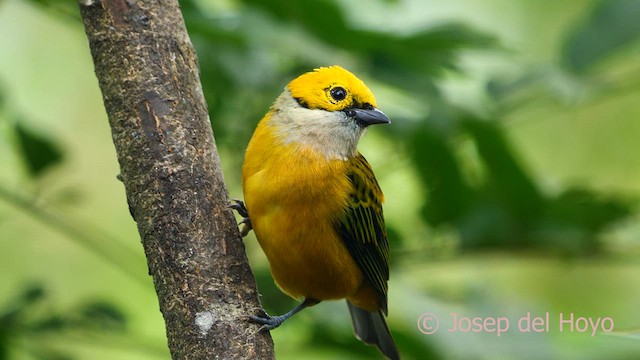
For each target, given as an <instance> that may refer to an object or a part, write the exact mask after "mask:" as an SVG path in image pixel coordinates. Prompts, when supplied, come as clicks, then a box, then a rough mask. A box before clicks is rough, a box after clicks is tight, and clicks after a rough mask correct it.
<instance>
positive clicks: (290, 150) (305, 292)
mask: <svg viewBox="0 0 640 360" xmlns="http://www.w3.org/2000/svg"><path fill="white" fill-rule="evenodd" d="M274 126H275V125H273V124H272V123H270V121H269V115H267V117H265V119H263V120H262V121H261V122H260V124H259V125H258V128H257V129H256V131H255V133H254V135H253V138H252V139H251V142H250V144H249V147H248V148H247V153H246V155H245V163H244V166H243V171H242V172H243V174H242V175H243V191H244V200H245V204H246V206H247V210H248V212H249V217H250V218H251V224H252V226H253V229H254V232H255V234H256V237H257V239H258V242H259V243H260V246H261V247H262V249H263V250H264V252H265V254H266V256H267V258H268V260H269V264H270V266H271V272H272V274H273V277H274V279H275V281H276V283H277V284H278V286H280V288H281V289H282V290H283V291H284V292H285V293H287V294H289V295H290V296H292V297H294V298H300V297H310V298H315V299H319V300H329V299H340V298H345V297H348V296H350V295H352V294H354V293H355V292H356V291H357V290H358V288H359V286H360V284H361V282H362V273H361V271H360V269H359V268H358V266H357V265H356V263H355V262H354V261H353V259H352V257H351V255H350V254H349V252H348V250H347V248H346V247H345V245H344V244H343V242H342V240H341V239H340V238H339V237H338V235H337V233H336V231H335V228H334V223H335V221H336V220H337V219H338V218H339V217H340V216H341V215H342V214H343V212H344V209H345V208H346V205H347V201H348V197H349V193H350V191H351V186H352V185H351V183H350V181H349V179H348V178H347V175H346V174H347V166H348V162H347V161H343V160H338V159H332V160H329V159H326V158H325V157H323V156H322V155H321V154H319V153H317V152H314V151H313V150H312V149H311V148H308V147H304V146H303V145H301V144H298V143H288V144H285V143H283V141H282V140H281V139H279V138H278V137H277V136H276V134H277V131H276V129H275V128H274Z"/></svg>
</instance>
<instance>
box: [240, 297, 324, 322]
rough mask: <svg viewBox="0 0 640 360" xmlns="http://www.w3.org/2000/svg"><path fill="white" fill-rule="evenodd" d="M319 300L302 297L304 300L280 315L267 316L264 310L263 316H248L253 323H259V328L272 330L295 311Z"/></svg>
mask: <svg viewBox="0 0 640 360" xmlns="http://www.w3.org/2000/svg"><path fill="white" fill-rule="evenodd" d="M319 302H320V300H316V299H311V298H306V299H304V301H303V302H302V303H301V304H300V305H298V306H296V307H295V308H293V309H292V310H291V311H289V312H288V313H286V314H283V315H280V316H269V314H267V313H266V312H265V313H264V315H265V316H264V317H262V316H255V315H252V316H250V317H249V318H250V319H251V321H252V322H254V323H258V324H261V325H262V327H261V329H266V330H273V329H275V328H277V327H278V326H280V325H282V323H283V322H284V321H285V320H287V319H288V318H290V317H292V316H293V315H295V314H296V313H298V312H300V311H301V310H303V309H305V308H307V307H309V306H313V305H315V304H317V303H319Z"/></svg>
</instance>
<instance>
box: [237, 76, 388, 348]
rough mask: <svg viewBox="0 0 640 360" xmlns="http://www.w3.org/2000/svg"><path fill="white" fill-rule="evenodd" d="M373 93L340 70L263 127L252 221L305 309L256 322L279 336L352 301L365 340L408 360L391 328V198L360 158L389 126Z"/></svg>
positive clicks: (310, 81)
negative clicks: (318, 308) (337, 303)
mask: <svg viewBox="0 0 640 360" xmlns="http://www.w3.org/2000/svg"><path fill="white" fill-rule="evenodd" d="M376 106H377V104H376V100H375V97H374V95H373V93H372V92H371V90H370V89H369V88H368V87H367V86H366V85H365V83H364V82H363V81H362V80H360V79H359V78H357V77H356V76H355V75H353V74H352V73H351V72H349V71H347V70H345V69H344V68H342V67H340V66H338V65H334V66H327V67H320V68H316V69H314V70H313V71H309V72H306V73H304V74H302V75H300V76H298V77H297V78H295V79H294V80H292V81H291V82H289V84H288V85H287V86H286V87H285V89H284V92H282V94H281V95H280V96H278V97H277V99H276V100H275V102H274V103H273V105H272V106H271V108H270V110H269V111H268V113H267V114H266V115H265V116H264V117H263V118H262V120H261V121H260V122H259V123H258V125H257V127H256V129H255V131H254V133H253V136H252V137H251V140H250V142H249V145H248V146H247V149H246V152H245V158H244V164H243V166H242V188H243V195H244V202H243V201H241V200H236V203H234V205H233V206H232V207H233V208H235V209H236V210H238V212H239V214H240V215H241V216H243V217H244V219H243V220H242V223H244V228H243V229H242V234H243V236H244V235H246V234H247V233H248V231H250V230H251V229H252V230H253V231H254V233H255V235H256V238H257V240H258V243H259V244H260V246H261V248H262V250H263V251H264V253H265V255H266V257H267V260H268V261H269V266H270V270H271V274H272V276H273V278H274V280H275V283H276V284H277V286H278V287H279V288H280V289H281V290H282V291H283V292H284V293H285V294H287V295H289V296H290V297H292V298H294V299H298V300H302V302H301V303H300V304H299V305H298V306H296V307H295V308H294V309H292V310H291V311H289V312H288V313H286V314H284V315H280V316H270V315H268V314H267V313H266V312H264V311H262V312H261V315H260V316H256V315H252V316H250V320H251V321H252V322H255V323H258V324H260V325H261V328H264V329H267V330H272V329H275V328H276V327H278V326H280V325H281V324H282V323H283V322H284V321H285V320H287V319H288V318H290V317H291V316H293V315H294V314H296V313H298V312H299V311H301V310H303V309H305V308H307V307H310V306H313V305H316V304H318V303H320V302H322V301H325V300H339V299H346V301H347V305H348V309H349V312H350V315H351V319H352V324H353V329H354V333H355V335H356V337H357V338H358V339H359V340H361V341H363V342H364V343H366V344H369V345H375V346H376V347H377V348H378V349H379V350H380V351H381V352H382V354H383V355H384V356H385V357H387V358H388V359H399V358H400V356H399V352H398V349H397V346H396V344H395V342H394V340H393V338H392V336H391V333H390V331H389V328H388V326H387V323H386V320H385V316H386V315H387V314H388V310H387V290H388V285H387V282H388V280H389V242H388V239H387V233H386V229H385V223H384V216H383V211H382V203H383V201H384V195H383V193H382V191H381V189H380V186H379V184H378V182H377V180H376V177H375V175H374V173H373V170H372V168H371V166H370V165H369V163H368V162H367V160H366V159H365V158H364V156H363V155H362V154H360V152H359V151H358V149H357V146H358V142H359V140H360V138H361V136H362V135H363V133H364V132H365V129H366V128H367V127H369V126H371V125H376V124H389V123H390V122H391V121H390V119H389V117H388V116H387V115H385V114H384V113H383V112H382V111H380V110H378V108H377V107H376Z"/></svg>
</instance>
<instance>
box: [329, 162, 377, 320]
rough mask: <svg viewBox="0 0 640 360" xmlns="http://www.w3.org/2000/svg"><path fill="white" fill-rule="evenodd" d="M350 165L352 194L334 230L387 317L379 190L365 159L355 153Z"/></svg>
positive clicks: (349, 173)
mask: <svg viewBox="0 0 640 360" xmlns="http://www.w3.org/2000/svg"><path fill="white" fill-rule="evenodd" d="M350 161H351V164H350V166H349V172H348V176H349V180H350V181H351V183H352V184H353V190H352V192H351V194H350V199H349V202H348V208H347V209H346V211H345V213H344V216H343V217H342V218H341V219H340V221H339V222H338V224H337V230H338V233H339V234H340V237H341V238H342V240H343V241H344V243H345V245H346V246H347V249H349V253H350V254H351V256H352V257H353V259H354V260H355V262H356V263H357V264H358V266H359V267H360V270H362V273H363V274H364V277H365V279H366V280H368V281H369V283H371V285H372V286H373V289H374V290H375V292H376V294H377V295H378V298H379V300H380V304H381V305H382V306H381V308H382V310H383V311H384V313H385V314H386V313H387V281H388V280H389V242H388V240H387V231H386V229H385V226H384V217H383V215H382V201H383V195H382V190H380V186H379V185H378V182H377V181H376V177H375V176H374V174H373V171H372V170H371V166H370V165H369V163H368V162H367V160H366V159H365V158H364V156H362V155H361V154H360V153H358V154H357V155H356V156H355V157H354V158H353V159H351V160H350Z"/></svg>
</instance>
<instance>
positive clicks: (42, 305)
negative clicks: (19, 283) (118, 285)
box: [0, 284, 126, 360]
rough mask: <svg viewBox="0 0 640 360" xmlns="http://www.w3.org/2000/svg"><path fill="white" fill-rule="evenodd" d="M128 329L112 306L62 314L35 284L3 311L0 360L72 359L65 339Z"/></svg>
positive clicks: (92, 305) (82, 306) (99, 305)
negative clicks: (24, 358) (26, 357)
mask: <svg viewBox="0 0 640 360" xmlns="http://www.w3.org/2000/svg"><path fill="white" fill-rule="evenodd" d="M125 327H126V317H125V316H124V314H123V313H122V312H121V311H120V310H118V309H117V308H116V307H115V306H113V305H112V304H109V303H105V302H94V301H91V302H88V303H83V304H79V305H77V306H76V307H74V308H73V309H70V310H68V311H64V312H60V311H57V310H56V309H55V308H54V307H53V304H51V299H50V298H49V296H48V295H47V292H46V291H45V289H44V287H43V285H41V284H32V285H30V286H28V287H26V288H25V289H23V290H22V291H21V292H20V293H19V295H18V296H17V297H16V298H15V299H12V300H11V301H10V302H9V303H8V304H6V305H4V307H2V308H0V359H1V360H5V359H15V358H19V357H20V355H18V354H21V353H24V354H28V355H29V356H31V357H33V358H34V359H42V360H66V359H72V358H74V357H73V356H72V355H71V354H70V353H69V352H67V351H65V350H64V348H65V347H64V346H61V345H62V344H61V342H60V339H64V336H65V335H69V334H71V333H76V334H83V333H84V334H85V335H86V333H87V332H93V333H94V334H95V333H109V332H122V331H124V329H125Z"/></svg>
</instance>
